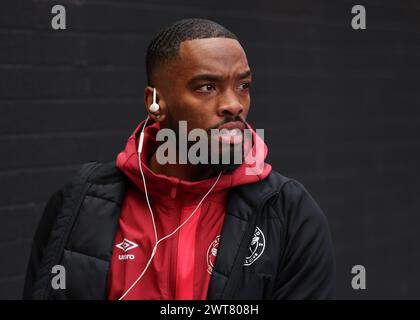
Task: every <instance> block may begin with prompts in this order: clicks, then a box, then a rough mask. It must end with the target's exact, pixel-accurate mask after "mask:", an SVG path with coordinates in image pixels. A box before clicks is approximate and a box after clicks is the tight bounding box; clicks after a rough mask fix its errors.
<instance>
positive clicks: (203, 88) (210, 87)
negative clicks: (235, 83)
mask: <svg viewBox="0 0 420 320" xmlns="http://www.w3.org/2000/svg"><path fill="white" fill-rule="evenodd" d="M212 90H216V87H215V86H214V85H213V84H210V83H208V84H205V85H203V86H201V87H199V88H198V91H201V92H211V91H212Z"/></svg>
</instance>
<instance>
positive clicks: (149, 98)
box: [144, 86, 166, 122]
mask: <svg viewBox="0 0 420 320" xmlns="http://www.w3.org/2000/svg"><path fill="white" fill-rule="evenodd" d="M152 103H153V87H151V86H147V87H146V88H144V104H145V106H146V112H147V113H148V115H149V117H150V118H151V119H153V120H154V121H156V122H162V121H164V120H165V115H166V103H165V100H164V99H163V97H162V96H161V94H160V93H159V90H158V89H157V88H156V103H158V104H159V110H158V111H156V112H151V111H150V110H149V107H150V105H151V104H152Z"/></svg>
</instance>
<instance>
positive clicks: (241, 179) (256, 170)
mask: <svg viewBox="0 0 420 320" xmlns="http://www.w3.org/2000/svg"><path fill="white" fill-rule="evenodd" d="M145 121H146V120H144V121H142V122H141V123H140V124H139V125H138V126H137V128H136V129H135V130H134V132H133V133H132V134H131V136H130V137H129V138H128V141H127V144H126V147H125V149H124V150H123V151H121V152H120V153H119V154H118V156H117V160H116V166H117V168H118V169H120V170H121V171H122V172H123V173H124V175H125V176H126V177H127V178H128V179H129V180H130V181H131V182H132V183H133V184H134V185H135V186H136V187H137V188H138V189H140V190H142V191H143V192H144V184H143V181H142V178H141V174H140V169H139V163H138V152H137V148H138V143H139V141H138V140H139V136H140V132H141V130H142V128H143V125H144V122H145ZM247 127H248V129H250V130H251V132H252V135H253V137H254V139H253V140H254V141H257V140H255V139H259V143H260V144H261V145H263V147H264V148H263V150H264V152H263V154H256V143H254V145H253V146H252V150H251V151H250V152H248V154H247V156H246V157H245V160H246V159H247V158H248V157H250V156H252V155H254V157H255V158H256V163H259V166H258V165H257V166H256V165H255V164H253V163H251V164H248V163H250V161H249V162H247V161H243V163H242V164H241V165H239V166H238V167H237V168H235V169H234V170H233V171H231V172H229V173H226V174H222V175H221V177H220V180H219V181H218V183H217V184H216V186H215V187H214V189H213V193H216V192H217V191H222V190H226V189H229V188H231V187H236V186H239V185H243V184H248V183H253V182H257V181H259V180H262V179H265V178H266V177H267V176H268V174H269V173H270V172H271V165H269V164H267V163H265V161H264V160H265V158H266V156H267V153H268V150H267V146H266V145H265V143H264V142H263V141H262V139H261V138H260V137H259V136H258V135H257V134H256V133H255V131H254V130H252V128H251V127H250V126H249V124H247ZM159 129H160V123H159V122H154V123H151V124H149V125H148V126H146V128H145V131H144V141H143V151H142V153H141V163H142V169H143V173H144V177H145V179H146V183H147V192H148V193H149V194H150V195H153V196H154V197H158V198H163V199H168V198H170V199H175V198H177V195H182V198H183V199H187V198H190V197H192V199H191V200H193V199H196V198H197V196H198V197H200V198H201V197H202V196H203V195H204V194H205V193H207V192H208V190H209V189H210V187H211V186H212V185H213V183H214V181H215V179H216V178H217V176H214V177H210V178H208V179H203V180H200V181H186V180H181V179H179V178H176V177H169V176H166V175H163V174H155V173H154V172H153V171H152V170H151V169H150V166H149V159H150V158H151V156H152V155H153V153H154V152H155V151H156V149H157V148H158V146H159V142H158V141H156V134H157V132H158V131H159ZM245 141H246V139H245ZM257 143H258V142H257ZM245 148H246V147H245ZM251 152H252V154H251ZM260 153H261V152H260ZM250 172H251V173H252V174H250Z"/></svg>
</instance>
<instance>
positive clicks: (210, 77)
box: [188, 70, 251, 83]
mask: <svg viewBox="0 0 420 320" xmlns="http://www.w3.org/2000/svg"><path fill="white" fill-rule="evenodd" d="M249 76H251V70H247V71H245V72H242V73H241V74H239V75H238V78H239V79H244V78H247V77H249ZM199 80H202V81H213V82H217V81H222V80H223V77H221V76H218V75H215V74H211V73H203V74H198V75H196V76H194V77H192V78H191V79H190V80H189V81H188V82H189V83H193V82H196V81H199Z"/></svg>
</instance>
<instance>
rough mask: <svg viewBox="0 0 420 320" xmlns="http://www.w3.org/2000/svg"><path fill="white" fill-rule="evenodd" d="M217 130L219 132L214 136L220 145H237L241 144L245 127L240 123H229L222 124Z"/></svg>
mask: <svg viewBox="0 0 420 320" xmlns="http://www.w3.org/2000/svg"><path fill="white" fill-rule="evenodd" d="M217 129H218V130H219V132H218V134H216V138H218V139H220V141H221V142H222V143H227V144H237V143H241V142H242V139H243V137H242V132H243V130H244V129H245V125H244V124H243V123H242V122H240V121H231V122H227V123H224V124H222V125H221V126H219V127H218V128H217Z"/></svg>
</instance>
